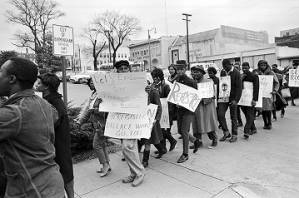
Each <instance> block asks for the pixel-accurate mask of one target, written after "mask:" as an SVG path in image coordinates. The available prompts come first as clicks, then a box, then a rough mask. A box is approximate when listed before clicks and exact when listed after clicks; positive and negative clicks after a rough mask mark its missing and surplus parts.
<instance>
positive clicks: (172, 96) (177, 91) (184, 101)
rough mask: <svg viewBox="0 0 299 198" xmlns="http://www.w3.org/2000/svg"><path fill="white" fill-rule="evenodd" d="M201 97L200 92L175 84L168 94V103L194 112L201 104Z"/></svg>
mask: <svg viewBox="0 0 299 198" xmlns="http://www.w3.org/2000/svg"><path fill="white" fill-rule="evenodd" d="M200 100H201V98H200V96H199V94H198V90H197V89H194V88H192V87H189V86H186V85H183V84H181V83H178V82H175V83H174V84H173V87H172V89H171V91H170V93H169V94H168V97H167V101H168V102H171V103H174V104H177V105H180V106H182V107H185V108H187V109H188V110H190V111H192V112H194V111H195V109H196V108H197V106H198V104H199V103H200Z"/></svg>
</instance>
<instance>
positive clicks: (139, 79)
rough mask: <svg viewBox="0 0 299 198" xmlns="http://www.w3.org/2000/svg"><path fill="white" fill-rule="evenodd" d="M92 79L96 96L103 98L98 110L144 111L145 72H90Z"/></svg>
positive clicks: (135, 112) (145, 99)
mask: <svg viewBox="0 0 299 198" xmlns="http://www.w3.org/2000/svg"><path fill="white" fill-rule="evenodd" d="M92 79H93V82H94V85H95V88H96V89H97V93H98V96H99V97H100V98H102V100H103V102H102V103H101V106H100V109H99V110H100V111H106V112H117V113H132V114H138V113H142V112H145V110H146V106H147V96H146V92H145V91H144V87H145V86H146V74H145V73H143V72H134V73H112V72H98V73H94V74H92Z"/></svg>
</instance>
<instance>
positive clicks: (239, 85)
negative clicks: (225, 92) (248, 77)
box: [234, 72, 242, 103]
mask: <svg viewBox="0 0 299 198" xmlns="http://www.w3.org/2000/svg"><path fill="white" fill-rule="evenodd" d="M235 78H236V79H235V83H236V84H235V92H236V95H235V98H234V100H235V101H236V102H237V103H238V102H239V100H240V98H241V95H242V79H241V75H240V73H239V72H236V75H235Z"/></svg>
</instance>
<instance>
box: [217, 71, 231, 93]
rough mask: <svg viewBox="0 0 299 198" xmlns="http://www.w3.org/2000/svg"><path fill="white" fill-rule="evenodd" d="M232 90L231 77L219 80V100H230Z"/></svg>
mask: <svg viewBox="0 0 299 198" xmlns="http://www.w3.org/2000/svg"><path fill="white" fill-rule="evenodd" d="M230 90H231V78H230V76H223V77H220V79H219V98H228V97H229V96H230Z"/></svg>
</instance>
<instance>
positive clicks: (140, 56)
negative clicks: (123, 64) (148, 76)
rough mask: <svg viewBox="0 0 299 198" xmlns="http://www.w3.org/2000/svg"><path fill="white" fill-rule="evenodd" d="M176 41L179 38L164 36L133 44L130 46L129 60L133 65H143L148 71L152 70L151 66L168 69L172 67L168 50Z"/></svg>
mask: <svg viewBox="0 0 299 198" xmlns="http://www.w3.org/2000/svg"><path fill="white" fill-rule="evenodd" d="M176 39H177V37H173V36H162V37H160V38H157V39H150V40H143V41H138V42H135V43H132V44H131V45H129V49H130V59H129V60H130V61H131V62H132V63H137V64H142V65H143V66H144V67H145V69H146V70H150V69H152V68H150V64H151V66H152V67H160V68H167V67H168V66H169V65H170V61H169V58H168V49H169V47H170V46H171V45H172V43H173V42H174V41H175V40H176ZM149 49H150V51H149ZM149 52H150V53H149Z"/></svg>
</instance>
